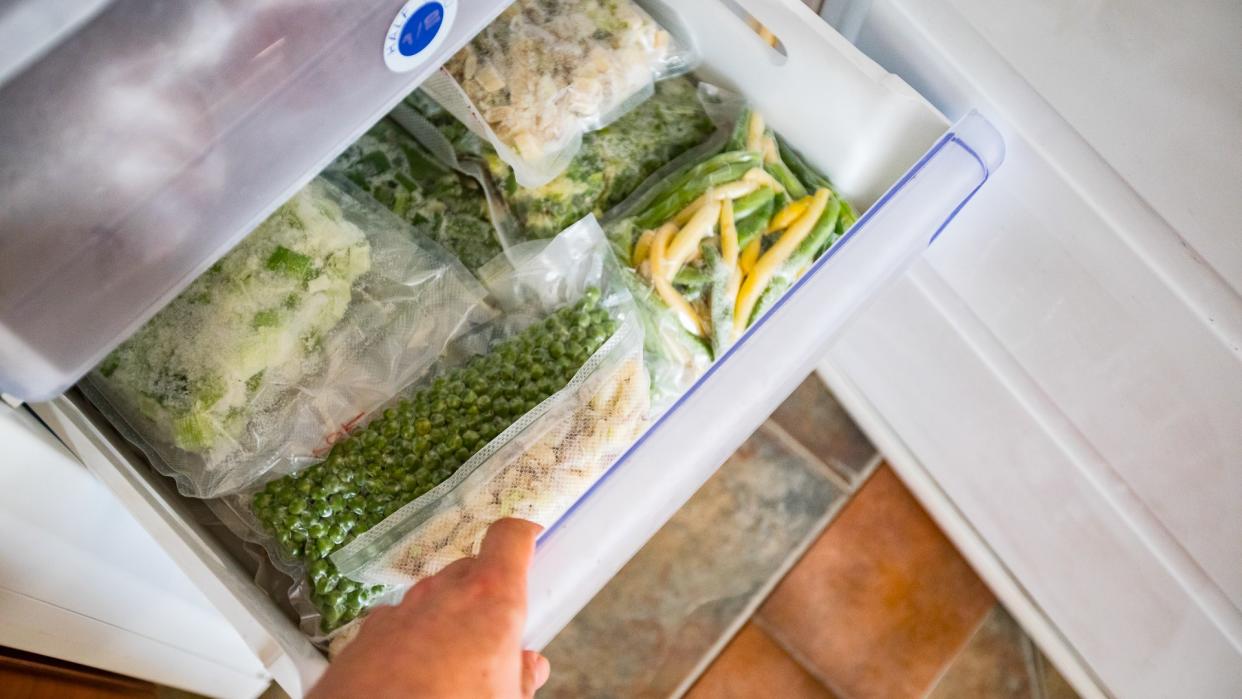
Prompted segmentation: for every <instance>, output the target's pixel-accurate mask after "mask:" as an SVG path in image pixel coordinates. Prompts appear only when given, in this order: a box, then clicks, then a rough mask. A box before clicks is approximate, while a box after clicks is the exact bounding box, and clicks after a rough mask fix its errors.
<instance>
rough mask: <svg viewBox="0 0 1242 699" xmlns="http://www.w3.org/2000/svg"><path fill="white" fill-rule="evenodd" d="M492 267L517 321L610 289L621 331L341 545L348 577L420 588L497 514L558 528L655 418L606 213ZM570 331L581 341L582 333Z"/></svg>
mask: <svg viewBox="0 0 1242 699" xmlns="http://www.w3.org/2000/svg"><path fill="white" fill-rule="evenodd" d="M490 267H491V269H490V270H488V271H489V272H491V274H490V275H485V276H484V280H485V283H486V284H487V285H488V288H489V289H491V290H492V292H493V298H496V299H498V300H499V303H500V305H501V306H502V307H504V308H506V309H507V310H509V312H510V317H514V316H518V317H520V316H521V315H522V314H526V313H536V314H540V313H546V312H547V311H548V310H550V309H553V308H556V307H558V306H561V305H563V304H564V303H566V302H567V301H572V300H573V299H575V298H578V297H580V296H582V295H584V294H594V290H595V289H600V290H601V292H602V295H601V298H600V301H599V302H598V303H599V307H600V309H601V310H606V312H607V314H608V316H609V317H611V319H612V321H613V322H612V323H611V324H610V327H611V328H613V329H612V330H611V332H610V334H609V335H608V337H607V339H606V340H605V341H604V342H603V343H602V344H601V345H599V346H598V347H597V348H596V349H595V350H594V352H593V353H592V354H591V356H590V357H589V358H587V359H586V360H585V361H584V362H578V364H579V366H578V368H577V370H576V372H575V373H574V375H573V377H572V378H570V379H569V381H568V382H567V383H566V384H565V385H564V386H563V387H562V388H561V389H560V390H558V391H557V392H556V393H554V394H552V395H551V396H549V397H548V398H546V399H545V400H543V401H542V402H541V403H540V404H539V405H537V406H535V407H534V408H533V409H531V410H528V411H527V412H526V413H524V414H523V415H522V416H521V417H520V418H519V419H518V420H516V421H515V422H513V423H512V424H511V425H510V426H509V427H508V428H507V429H506V430H505V431H504V432H503V433H501V434H500V435H499V436H498V437H497V438H496V439H494V440H492V441H491V442H490V443H489V444H488V445H487V446H486V447H484V448H483V449H481V450H479V451H478V452H476V453H475V454H474V455H473V456H472V457H471V459H470V460H469V461H468V462H467V463H466V464H464V465H463V466H462V467H461V468H459V469H458V470H457V471H456V473H454V475H453V476H452V478H450V479H448V480H447V481H445V482H443V483H441V484H440V485H439V486H437V487H436V488H435V489H433V490H432V491H430V492H428V493H427V494H426V495H424V496H422V497H420V498H418V499H416V500H413V501H412V502H410V503H408V504H407V505H405V506H404V507H402V508H401V509H399V510H397V511H396V512H394V513H393V514H392V515H390V516H388V517H387V518H385V519H384V520H383V521H382V522H380V523H379V524H377V525H375V526H374V527H372V528H370V529H369V530H367V531H366V532H365V533H363V534H362V535H360V536H358V537H357V538H355V539H354V540H353V541H352V542H350V543H349V544H348V545H346V546H344V547H342V548H340V549H338V550H337V551H336V552H335V553H334V554H333V555H332V562H333V563H334V564H335V565H336V567H337V569H338V570H339V571H340V572H341V574H342V575H343V576H346V577H348V578H350V579H353V580H358V581H361V582H362V583H364V584H366V585H383V586H393V587H398V588H400V587H408V586H409V585H410V584H413V583H414V582H417V581H418V580H419V579H421V578H423V577H426V576H428V575H432V574H434V573H436V572H437V571H439V570H440V569H441V568H443V567H444V566H445V565H447V564H448V563H450V562H452V561H453V560H456V559H457V558H461V557H462V556H469V555H472V554H474V553H475V552H476V551H477V548H478V545H479V542H480V541H481V539H482V536H483V533H484V532H485V531H486V529H487V527H488V526H489V525H490V524H491V523H492V522H494V521H496V520H497V519H500V518H502V517H509V516H513V517H522V518H525V519H529V520H531V521H534V522H537V523H539V524H542V525H544V526H545V527H551V526H552V525H553V524H555V523H556V521H557V520H558V519H560V517H561V516H562V515H563V514H564V513H565V512H566V511H568V509H569V508H570V507H571V506H572V505H573V504H574V502H576V501H577V500H578V499H579V498H580V497H581V496H582V495H583V494H584V493H585V492H586V491H587V490H588V489H589V488H590V487H591V485H592V484H594V483H595V481H596V480H597V479H598V478H599V477H600V476H601V475H603V473H604V472H605V471H607V469H608V468H609V467H610V466H611V465H612V464H613V462H614V461H615V460H616V459H617V458H618V457H619V456H620V455H621V454H622V453H623V452H624V451H625V450H626V449H627V448H628V447H629V446H630V445H631V444H632V443H633V441H634V440H635V439H637V438H638V436H639V435H640V434H641V432H642V430H643V429H645V427H646V425H647V416H648V412H649V400H648V396H649V392H648V385H647V374H646V371H645V369H644V368H643V358H642V328H641V326H640V325H639V323H638V319H637V317H636V313H635V309H634V308H633V306H632V304H631V302H630V299H629V297H628V293H627V292H626V290H625V288H624V286H623V285H621V284H620V283H619V280H618V279H617V278H616V273H617V271H619V270H618V269H617V268H616V267H615V264H614V262H613V260H612V256H611V254H610V253H609V251H608V250H607V243H606V242H605V241H604V239H603V235H602V232H601V231H600V230H599V228H598V226H597V225H596V224H595V222H594V219H593V218H588V219H585V220H584V221H582V222H580V223H579V224H576V225H575V226H572V227H571V228H569V229H568V230H566V231H565V232H564V233H562V234H561V235H560V236H558V237H556V238H555V239H553V240H551V241H536V242H530V243H526V244H523V245H522V246H519V247H518V248H517V249H515V250H514V251H512V254H511V255H510V257H509V261H507V262H502V261H500V260H498V261H496V262H495V263H493V264H492V265H491V266H490ZM565 332H567V333H568V337H570V338H573V337H575V332H578V331H575V330H574V329H572V328H569V329H567V330H566V331H565ZM598 337H599V336H598V335H597V338H598ZM551 359H553V360H554V359H555V358H554V357H552V358H551Z"/></svg>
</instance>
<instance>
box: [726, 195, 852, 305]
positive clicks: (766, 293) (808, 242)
mask: <svg viewBox="0 0 1242 699" xmlns="http://www.w3.org/2000/svg"><path fill="white" fill-rule="evenodd" d="M840 213H841V200H840V199H838V198H837V197H835V196H834V197H831V198H830V199H829V200H828V205H827V206H826V207H825V208H824V213H822V214H820V216H819V220H817V221H816V222H815V226H814V227H813V228H812V229H811V232H810V233H809V234H807V237H806V239H804V240H803V241H802V242H801V243H800V244H799V245H798V248H797V249H796V250H794V253H793V254H792V255H790V256H789V259H788V260H786V261H785V264H783V265H781V271H780V272H779V273H778V274H777V275H776V277H774V278H773V279H772V281H771V282H769V284H768V288H766V289H764V290H763V293H762V294H760V296H759V302H758V303H756V304H755V310H754V312H752V313H751V315H750V320H749V321H748V322H747V323H746V327H750V326H751V325H753V324H754V322H755V321H757V320H759V319H760V318H761V317H763V314H764V313H767V312H768V309H769V308H771V307H772V306H773V305H774V304H775V303H776V302H777V301H778V300H780V297H781V296H782V295H783V294H784V293H785V292H786V291H788V290H789V287H791V286H793V283H794V282H795V281H797V279H798V275H799V274H800V273H802V272H803V271H804V268H805V267H807V266H809V265H810V264H811V263H812V262H814V261H815V259H816V258H818V257H819V256H820V255H821V254H822V253H823V251H824V250H826V249H828V246H829V245H831V244H832V243H833V242H835V241H836V239H837V236H836V231H837V221H839V220H840Z"/></svg>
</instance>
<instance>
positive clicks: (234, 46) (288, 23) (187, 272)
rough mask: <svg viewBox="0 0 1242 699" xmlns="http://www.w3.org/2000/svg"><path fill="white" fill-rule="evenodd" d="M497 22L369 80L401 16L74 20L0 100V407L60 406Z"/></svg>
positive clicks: (147, 8)
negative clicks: (411, 66) (10, 400)
mask: <svg viewBox="0 0 1242 699" xmlns="http://www.w3.org/2000/svg"><path fill="white" fill-rule="evenodd" d="M506 4H507V3H506V2H504V1H503V0H486V1H485V0H471V1H470V2H463V3H460V5H459V8H458V11H457V15H456V20H455V22H454V23H453V25H452V26H451V27H445V28H443V29H442V30H441V31H444V32H449V33H450V36H449V38H447V39H446V40H445V41H444V43H443V44H441V45H440V46H439V48H438V49H435V52H436V55H435V56H434V57H433V58H431V59H429V60H428V61H427V62H426V63H425V64H423V65H422V66H421V67H420V68H419V69H418V70H414V71H412V72H408V73H395V72H393V71H391V70H389V69H388V68H387V67H386V66H385V65H384V60H383V46H384V39H385V36H386V35H387V33H388V32H389V29H390V25H391V24H392V22H393V18H394V17H395V16H396V15H397V11H398V10H399V9H400V8H401V6H402V2H401V1H400V0H365V1H361V0H310V1H309V2H308V1H301V0H271V1H269V2H263V3H244V2H241V3H238V2H223V1H221V0H212V1H205V2H195V1H191V0H178V1H170V2H162V3H158V4H156V5H152V4H151V3H148V2H143V1H142V0H115V1H114V2H111V3H110V4H108V5H107V7H106V8H104V9H103V10H102V11H100V12H99V13H98V15H96V16H94V17H91V18H90V19H89V21H81V20H82V17H83V16H85V15H86V14H88V13H78V14H76V15H74V17H75V18H76V19H75V21H79V22H80V25H79V26H76V27H75V28H73V30H72V31H68V32H60V33H59V34H56V35H55V36H52V37H51V38H50V39H49V40H48V41H47V42H44V43H50V45H51V48H45V49H39V51H41V52H42V57H41V58H40V59H39V60H38V61H36V62H34V63H32V64H31V65H29V66H28V67H27V68H25V70H23V71H21V72H20V74H18V75H16V76H14V77H11V78H10V79H9V80H8V82H6V83H3V84H0V391H3V392H5V393H9V394H11V395H15V396H17V397H19V398H22V399H25V400H40V399H47V398H50V397H52V396H54V395H56V394H58V393H60V392H61V391H63V390H64V389H65V388H66V387H68V386H69V385H70V384H72V383H73V382H74V381H76V380H77V379H78V377H80V376H81V375H82V374H84V373H85V372H86V371H87V370H88V369H89V368H90V367H91V366H93V365H94V364H95V363H97V362H98V361H99V360H100V359H102V357H103V356H104V355H105V354H106V353H107V352H108V351H109V350H110V349H112V347H114V346H115V345H116V344H117V343H119V342H120V341H121V340H122V339H124V338H125V337H127V336H128V335H129V334H130V333H131V332H133V330H135V329H136V328H137V327H138V326H139V325H140V324H141V323H142V322H144V321H145V320H146V319H147V318H149V317H150V316H151V315H152V314H153V313H154V312H155V311H156V310H158V309H159V308H160V307H161V306H163V305H164V304H165V303H166V302H167V301H168V300H169V299H171V298H172V297H173V296H174V295H175V294H176V293H177V292H178V291H180V290H181V289H182V288H183V287H184V286H185V285H186V284H188V283H189V282H190V281H191V280H192V279H193V278H194V277H195V276H197V275H198V274H199V273H201V272H202V271H203V270H205V269H206V268H207V267H208V266H209V265H210V264H211V263H212V262H214V261H215V260H216V259H217V258H219V257H220V256H221V255H223V254H224V252H226V251H227V250H229V249H230V248H231V247H232V246H233V245H234V244H236V243H237V241H238V240H240V239H241V238H242V237H243V236H244V235H245V234H246V233H247V232H248V231H250V230H251V229H252V228H253V227H254V226H255V225H256V224H258V223H259V222H260V221H261V220H262V219H263V218H264V216H266V215H267V214H268V213H270V212H271V211H273V210H274V209H275V208H276V207H277V206H278V205H279V204H280V203H281V202H283V201H284V200H285V199H287V198H288V197H289V196H290V195H292V194H293V193H294V192H295V191H296V190H297V189H298V188H299V187H301V186H302V185H303V184H305V183H306V182H307V181H309V180H310V178H311V177H312V176H313V175H314V174H315V173H316V172H317V171H318V170H319V169H321V168H322V167H323V166H325V165H326V164H327V163H328V162H329V161H330V160H331V158H332V157H333V156H334V155H336V154H337V153H338V152H340V151H341V150H342V149H343V148H344V147H345V146H346V145H348V144H349V143H350V142H351V141H352V140H353V139H354V138H356V137H357V136H358V135H360V134H361V133H362V132H363V131H364V130H365V129H366V128H367V127H369V126H370V125H371V124H373V123H374V122H375V121H376V120H378V119H379V118H380V117H381V116H382V115H383V114H384V113H385V112H387V111H388V110H389V109H390V108H391V107H392V106H393V105H394V104H396V103H397V102H398V101H399V100H400V99H401V98H402V97H404V96H405V95H406V94H407V93H409V92H410V90H411V89H413V87H414V86H415V85H417V84H418V83H419V82H420V81H421V80H422V78H423V77H424V76H425V75H426V74H427V73H429V72H430V71H432V70H433V69H435V68H436V67H437V66H438V65H439V64H440V62H442V61H443V59H444V57H447V56H449V55H451V54H452V52H453V51H455V50H457V48H459V47H460V46H461V45H462V44H464V43H465V41H466V40H467V39H468V38H469V37H470V36H472V35H473V34H474V32H475V31H477V30H478V29H479V28H480V27H482V26H484V25H485V24H486V23H487V22H488V21H489V20H490V19H491V18H492V17H493V16H494V15H495V14H496V13H497V12H499V11H500V9H501V8H502V7H503V6H504V5H506ZM16 7H17V9H18V10H21V11H22V12H24V13H27V14H29V13H33V12H42V13H46V14H47V15H48V16H52V15H54V14H55V13H56V12H58V11H60V10H59V9H58V8H60V4H59V3H49V4H48V5H47V6H45V7H40V8H38V9H37V10H36V9H35V8H34V6H33V5H32V3H20V4H19V5H17V6H16ZM13 12H16V10H14V11H13ZM11 15H12V12H10V13H8V14H6V15H0V19H4V18H6V17H8V18H9V19H11V18H12V17H11ZM57 16H59V15H57ZM14 21H16V20H14ZM47 24H48V25H49V26H48V31H53V30H56V31H60V27H59V26H58V25H56V23H55V22H51V21H49V22H48V23H47ZM22 26H38V23H37V22H32V21H26V22H24V23H23V24H22ZM3 27H4V25H0V28H3ZM35 43H38V42H35ZM14 60H16V59H14Z"/></svg>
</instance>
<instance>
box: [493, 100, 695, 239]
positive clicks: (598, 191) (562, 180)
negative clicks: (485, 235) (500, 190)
mask: <svg viewBox="0 0 1242 699" xmlns="http://www.w3.org/2000/svg"><path fill="white" fill-rule="evenodd" d="M712 130H713V125H712V122H711V120H710V119H709V118H708V116H707V113H706V112H704V111H703V106H702V104H700V102H699V99H698V88H697V86H696V85H695V84H694V83H693V82H692V81H691V80H690V79H688V78H673V79H670V80H665V81H663V82H660V83H658V84H656V88H655V94H654V95H653V96H652V97H651V98H650V99H648V100H646V101H645V102H643V103H642V104H640V105H638V106H637V107H635V108H634V109H633V110H632V111H630V112H629V113H628V114H626V115H625V116H623V117H621V118H620V119H618V120H617V121H615V122H613V123H612V124H610V125H609V126H607V127H605V128H603V129H601V130H599V131H595V132H592V133H589V134H587V135H586V136H585V137H584V138H583V141H582V149H581V150H579V151H578V154H577V155H576V156H575V157H574V159H573V160H572V161H571V162H570V165H569V168H568V169H567V170H566V171H565V172H564V173H562V174H561V175H559V176H558V177H557V178H556V179H554V180H552V181H551V182H549V183H547V184H546V185H543V186H542V187H535V188H525V187H521V186H519V185H518V183H517V179H516V178H515V177H514V175H513V171H512V169H510V168H509V167H508V166H507V165H505V164H504V163H503V162H502V161H500V160H499V159H498V158H490V159H489V163H490V164H491V165H492V169H493V175H494V176H495V177H496V178H497V180H498V181H501V182H503V183H504V191H505V200H506V201H507V202H508V204H509V207H510V208H511V209H512V211H513V214H514V215H515V216H516V217H517V218H518V220H519V221H521V223H522V225H523V226H524V227H525V229H526V233H527V235H528V236H530V237H532V238H547V237H551V236H553V235H556V234H557V233H559V232H560V231H561V230H563V229H564V228H565V227H567V226H568V225H569V224H571V223H573V222H574V221H577V220H578V219H580V218H582V217H583V216H585V215H587V214H589V213H594V214H595V215H596V217H601V216H603V213H604V212H605V211H607V210H608V209H610V208H612V207H613V206H615V205H616V204H619V203H620V202H621V200H623V199H625V198H626V197H627V196H629V195H630V193H631V192H633V191H634V190H635V189H637V188H638V186H639V185H640V184H641V183H642V182H643V180H645V179H646V178H647V177H648V176H649V175H650V174H651V173H653V172H655V171H656V170H658V169H659V168H660V167H661V166H663V165H664V164H666V163H668V162H669V161H671V160H673V159H674V158H676V157H677V156H678V155H680V154H681V153H683V152H685V151H686V150H689V149H690V148H692V147H693V146H695V145H697V144H699V143H700V142H702V141H703V140H704V139H705V138H707V137H708V136H709V135H710V134H711V133H712Z"/></svg>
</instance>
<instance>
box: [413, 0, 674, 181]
mask: <svg viewBox="0 0 1242 699" xmlns="http://www.w3.org/2000/svg"><path fill="white" fill-rule="evenodd" d="M693 62H694V56H693V51H691V50H690V49H689V48H688V47H687V45H686V44H685V42H684V40H676V39H674V38H673V36H672V35H671V34H670V33H669V31H668V30H667V29H666V28H664V27H661V26H660V25H659V24H657V23H656V21H655V20H654V19H652V18H651V16H650V15H648V14H647V13H646V12H645V11H643V9H642V8H640V7H639V6H638V5H636V4H635V3H634V2H632V0H518V1H517V2H515V3H514V4H513V5H511V6H510V7H508V8H507V9H506V10H504V11H503V12H502V13H501V14H500V16H499V17H497V18H496V19H495V20H494V21H493V22H492V23H491V24H490V25H488V27H487V28H485V29H484V30H483V31H482V32H480V33H479V34H478V35H477V36H476V37H475V38H474V39H473V40H472V41H471V42H470V43H469V44H468V45H467V46H466V47H465V48H463V49H462V50H461V51H459V52H458V53H457V54H456V55H455V56H453V57H452V58H450V59H449V61H448V62H447V63H446V64H445V66H444V68H443V69H442V70H441V71H440V72H439V73H437V74H435V75H433V76H431V77H429V78H428V79H427V80H426V81H425V82H424V83H423V88H424V89H425V90H426V91H427V92H428V93H429V94H431V95H432V96H433V97H434V98H435V99H436V100H437V101H438V102H440V104H442V105H444V107H445V108H446V109H447V110H448V111H450V112H451V113H452V114H453V115H454V116H456V117H457V118H458V119H459V120H461V121H462V122H463V123H464V124H466V125H467V126H469V127H470V129H471V130H472V131H474V132H475V133H477V134H479V135H480V136H482V137H483V138H485V139H486V140H487V141H488V142H489V143H491V145H492V146H493V147H494V148H495V149H496V151H497V153H498V154H499V155H500V157H501V159H503V160H504V161H505V162H506V163H508V164H509V165H510V166H511V167H512V168H513V170H514V175H515V177H516V178H517V181H518V182H519V183H520V184H522V185H523V186H526V187H538V186H540V185H543V184H545V183H547V182H548V181H549V180H551V179H552V178H553V177H555V176H557V175H558V174H560V173H561V172H562V171H564V169H565V168H566V167H568V165H569V162H570V160H571V159H572V158H573V156H574V154H575V153H576V152H577V150H578V147H579V146H580V144H581V140H582V135H583V134H584V133H586V132H588V131H593V130H595V129H599V128H601V127H603V126H606V125H607V124H609V123H610V122H611V121H613V120H615V119H616V118H617V117H619V116H620V115H622V114H624V113H625V112H626V111H627V110H628V109H630V108H631V107H633V106H634V105H636V104H638V103H639V102H641V101H642V100H643V99H646V98H647V97H648V96H649V95H650V94H651V90H652V85H653V84H654V83H655V82H656V81H657V80H660V79H662V78H666V77H669V76H672V75H676V74H679V73H683V72H686V71H688V70H689V69H690V68H691V67H692V64H693Z"/></svg>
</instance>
